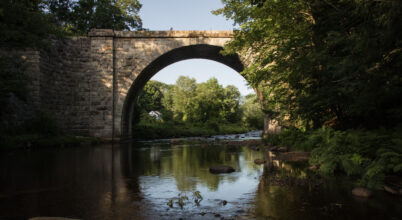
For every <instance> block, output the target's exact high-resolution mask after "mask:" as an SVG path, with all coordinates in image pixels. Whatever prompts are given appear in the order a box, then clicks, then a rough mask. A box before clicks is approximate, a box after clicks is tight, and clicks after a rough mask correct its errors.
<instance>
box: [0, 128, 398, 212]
mask: <svg viewBox="0 0 402 220" xmlns="http://www.w3.org/2000/svg"><path fill="white" fill-rule="evenodd" d="M226 137H227V138H229V139H230V138H231V139H233V138H237V139H242V138H247V137H249V138H251V139H253V138H252V137H253V135H249V136H247V135H238V136H219V137H214V139H226ZM212 143H213V144H212ZM266 155H267V152H264V150H263V149H261V150H259V151H256V149H255V148H252V147H247V146H242V145H238V144H237V145H236V146H228V145H225V144H216V143H215V142H196V143H186V144H175V145H172V144H171V143H170V142H169V141H166V140H161V141H149V142H136V143H126V144H115V145H112V144H107V145H101V146H96V147H90V146H88V147H86V146H82V147H75V148H57V149H40V150H31V151H16V152H7V153H2V154H1V155H0V219H28V218H31V217H36V216H59V217H69V218H78V219H180V218H182V219H401V217H402V200H401V198H400V197H396V196H392V195H389V194H386V193H385V192H382V191H375V192H374V196H373V197H372V198H370V199H361V198H356V197H353V196H352V195H351V189H352V188H353V184H352V182H351V181H350V180H348V179H347V178H344V177H334V178H327V179H325V180H324V179H321V178H317V177H314V175H311V174H310V173H309V172H308V170H307V169H306V165H307V164H306V163H300V162H298V163H295V162H294V163H284V162H278V161H276V162H275V166H274V167H267V166H265V165H256V164H255V163H254V160H255V159H259V158H264V156H266ZM214 165H229V166H232V167H233V168H235V172H233V173H230V174H212V173H210V172H209V167H211V166H214ZM311 176H313V177H311Z"/></svg>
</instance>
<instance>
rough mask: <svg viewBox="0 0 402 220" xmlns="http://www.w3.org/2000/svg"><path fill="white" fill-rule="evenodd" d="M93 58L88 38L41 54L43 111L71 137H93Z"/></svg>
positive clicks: (58, 43) (56, 43)
mask: <svg viewBox="0 0 402 220" xmlns="http://www.w3.org/2000/svg"><path fill="white" fill-rule="evenodd" d="M90 57H91V56H90V39H89V38H86V37H80V38H73V39H66V40H57V41H54V42H53V46H52V47H51V49H50V50H48V51H41V52H40V56H39V71H40V75H39V78H40V89H39V96H40V110H41V111H43V112H48V113H49V114H51V115H52V116H53V117H54V118H55V119H56V120H57V122H58V124H59V125H60V126H61V128H62V130H63V131H65V132H68V133H72V134H77V135H89V133H90V132H89V118H90V95H89V94H90V91H91V87H90V82H91V80H92V79H91V76H90V75H89V70H88V69H90Z"/></svg>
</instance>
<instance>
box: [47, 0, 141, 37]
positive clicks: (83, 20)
mask: <svg viewBox="0 0 402 220" xmlns="http://www.w3.org/2000/svg"><path fill="white" fill-rule="evenodd" d="M44 4H45V6H46V8H47V10H48V11H49V13H50V14H51V15H53V17H54V19H55V21H56V22H57V24H59V25H60V26H62V27H63V28H64V29H65V30H66V31H68V32H70V33H72V34H86V33H88V32H89V31H90V30H91V29H92V28H98V29H114V30H132V29H141V26H142V22H141V19H140V17H139V16H138V13H139V10H140V8H141V4H140V3H139V1H138V0H115V1H109V0H89V1H88V0H78V1H73V0H66V1H59V0H45V1H44Z"/></svg>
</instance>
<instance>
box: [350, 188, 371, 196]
mask: <svg viewBox="0 0 402 220" xmlns="http://www.w3.org/2000/svg"><path fill="white" fill-rule="evenodd" d="M352 194H353V195H354V196H357V197H364V198H368V197H370V196H371V195H372V194H373V193H372V192H371V190H369V189H366V188H362V187H359V188H354V189H353V190H352Z"/></svg>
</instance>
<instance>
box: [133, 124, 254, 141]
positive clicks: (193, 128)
mask: <svg viewBox="0 0 402 220" xmlns="http://www.w3.org/2000/svg"><path fill="white" fill-rule="evenodd" d="M250 130H253V129H251V128H248V127H245V126H244V125H242V124H219V123H215V122H207V123H205V124H201V123H197V124H194V123H174V122H168V123H161V122H151V123H139V124H137V125H136V126H135V127H134V128H133V137H134V138H136V139H160V138H174V137H192V136H210V135H216V134H236V133H245V132H248V131H250Z"/></svg>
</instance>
